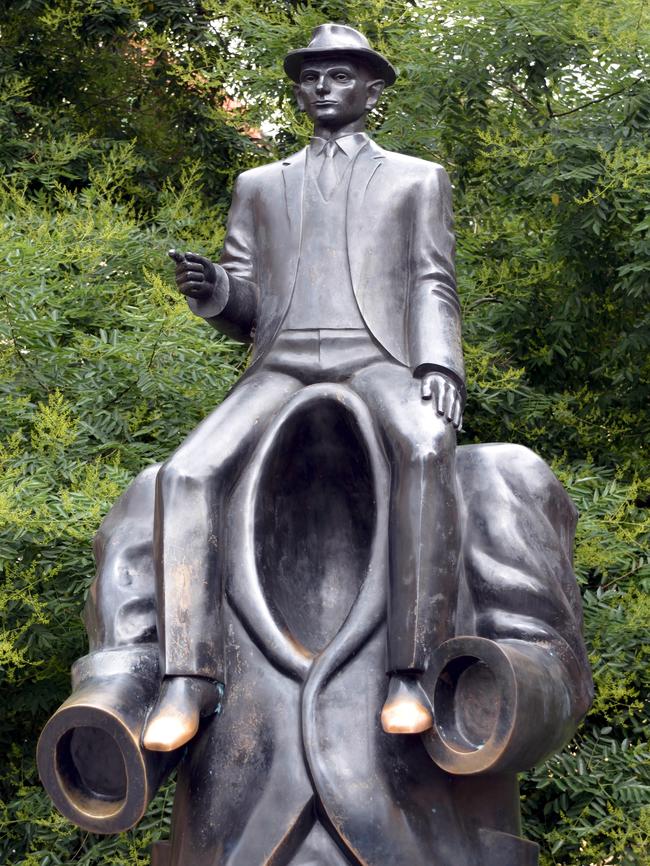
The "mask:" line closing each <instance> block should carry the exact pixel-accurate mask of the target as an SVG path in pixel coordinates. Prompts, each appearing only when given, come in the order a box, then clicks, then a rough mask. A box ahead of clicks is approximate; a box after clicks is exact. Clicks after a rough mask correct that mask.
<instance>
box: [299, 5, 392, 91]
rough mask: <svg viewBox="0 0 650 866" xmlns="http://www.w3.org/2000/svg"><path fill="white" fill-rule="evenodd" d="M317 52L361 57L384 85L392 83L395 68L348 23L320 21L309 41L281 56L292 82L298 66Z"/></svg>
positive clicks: (316, 54)
mask: <svg viewBox="0 0 650 866" xmlns="http://www.w3.org/2000/svg"><path fill="white" fill-rule="evenodd" d="M319 54H323V55H326V54H331V55H336V54H339V55H340V54H344V55H345V54H350V55H351V56H352V57H360V58H362V59H363V60H365V61H366V63H367V64H368V65H369V66H370V67H371V68H372V69H374V70H375V72H376V73H377V75H378V77H380V78H383V79H384V82H385V83H386V85H388V86H390V85H391V84H394V83H395V78H396V77H397V72H396V71H395V68H394V67H393V66H391V64H390V63H389V62H388V60H386V58H385V57H384V56H383V55H381V54H380V53H379V52H378V51H374V50H373V49H372V48H371V47H370V44H369V42H368V40H367V39H366V37H365V36H364V35H363V33H359V31H358V30H355V29H354V27H348V25H347V24H333V23H332V22H331V21H330V22H328V23H327V24H319V25H318V27H316V28H314V31H313V32H312V34H311V42H310V43H309V45H308V46H307V47H306V48H296V49H294V50H293V51H290V52H289V53H288V54H287V56H286V57H285V58H284V71H285V72H286V73H287V75H288V76H289V77H290V78H292V79H293V80H294V81H300V68H301V66H302V63H303V62H304V61H305V60H306V59H307V58H308V57H317V56H318V55H319Z"/></svg>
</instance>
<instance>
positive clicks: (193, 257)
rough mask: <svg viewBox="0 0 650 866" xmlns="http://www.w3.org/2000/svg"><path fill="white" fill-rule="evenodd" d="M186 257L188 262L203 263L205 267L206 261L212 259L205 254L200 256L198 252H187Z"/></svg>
mask: <svg viewBox="0 0 650 866" xmlns="http://www.w3.org/2000/svg"><path fill="white" fill-rule="evenodd" d="M185 258H186V259H187V261H188V262H192V263H193V264H197V265H203V266H204V267H205V265H206V263H208V262H209V261H210V260H209V259H206V257H205V256H200V255H199V254H198V253H185Z"/></svg>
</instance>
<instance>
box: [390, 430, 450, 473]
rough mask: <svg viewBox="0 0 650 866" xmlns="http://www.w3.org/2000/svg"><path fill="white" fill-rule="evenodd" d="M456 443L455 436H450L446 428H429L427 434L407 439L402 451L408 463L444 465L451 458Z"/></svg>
mask: <svg viewBox="0 0 650 866" xmlns="http://www.w3.org/2000/svg"><path fill="white" fill-rule="evenodd" d="M449 426H451V425H449ZM454 444H455V440H454V437H450V436H449V435H448V432H447V431H446V430H434V431H431V430H429V431H427V433H426V435H422V434H420V435H419V436H417V437H414V438H412V439H407V441H406V442H405V443H404V445H403V447H402V451H403V456H404V457H405V458H406V460H407V462H408V463H411V464H414V465H436V466H437V465H441V466H442V465H444V464H445V463H447V462H448V461H449V460H450V459H451V457H452V455H453V453H454Z"/></svg>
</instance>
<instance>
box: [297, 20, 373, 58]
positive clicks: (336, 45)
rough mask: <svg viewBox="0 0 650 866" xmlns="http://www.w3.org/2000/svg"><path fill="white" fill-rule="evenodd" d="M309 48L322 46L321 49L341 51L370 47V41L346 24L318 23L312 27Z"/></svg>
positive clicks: (312, 49)
mask: <svg viewBox="0 0 650 866" xmlns="http://www.w3.org/2000/svg"><path fill="white" fill-rule="evenodd" d="M308 47H309V49H310V50H311V51H316V50H318V49H319V48H322V49H323V51H332V50H336V51H341V50H344V49H346V48H350V49H352V50H357V51H358V50H359V49H360V48H361V49H365V50H369V49H370V43H369V42H368V40H367V39H366V37H365V36H364V35H363V33H359V31H358V30H355V29H354V27H348V26H347V24H331V23H329V24H319V25H318V27H315V28H314V31H313V33H312V35H311V42H310V43H309V46H308Z"/></svg>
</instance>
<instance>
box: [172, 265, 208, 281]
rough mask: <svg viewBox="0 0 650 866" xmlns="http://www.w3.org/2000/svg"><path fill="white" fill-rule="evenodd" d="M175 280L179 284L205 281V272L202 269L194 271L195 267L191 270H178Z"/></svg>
mask: <svg viewBox="0 0 650 866" xmlns="http://www.w3.org/2000/svg"><path fill="white" fill-rule="evenodd" d="M176 279H177V281H178V282H179V283H187V282H199V283H200V282H201V280H204V279H205V271H204V269H203V268H201V270H198V269H196V265H195V266H194V268H193V269H192V270H190V269H189V268H182V269H178V270H177V272H176Z"/></svg>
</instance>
